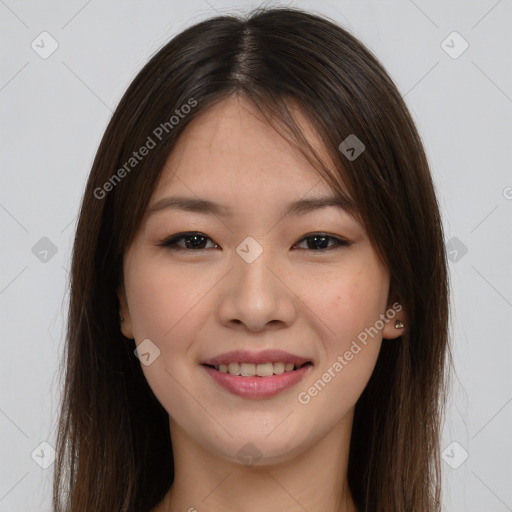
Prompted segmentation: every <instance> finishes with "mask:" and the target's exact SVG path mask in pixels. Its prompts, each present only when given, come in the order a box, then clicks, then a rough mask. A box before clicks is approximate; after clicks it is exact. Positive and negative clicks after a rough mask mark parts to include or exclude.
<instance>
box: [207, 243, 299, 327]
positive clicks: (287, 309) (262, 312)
mask: <svg viewBox="0 0 512 512" xmlns="http://www.w3.org/2000/svg"><path fill="white" fill-rule="evenodd" d="M280 274H282V272H280V271H279V266H278V265H277V264H276V262H275V261H270V258H267V257H266V251H263V253H262V254H261V255H260V256H259V257H258V258H257V259H256V260H255V261H253V262H252V263H247V262H246V261H244V260H243V259H242V258H240V257H239V256H238V255H236V256H235V261H234V267H233V268H232V270H231V272H229V274H228V276H227V278H226V279H224V280H223V281H224V282H223V285H222V287H221V289H220V300H219V307H218V311H217V314H218V317H219V321H220V323H221V324H222V325H223V326H225V327H230V328H233V327H237V328H240V329H245V330H247V331H254V332H259V331H263V330H265V329H280V328H283V327H287V326H290V325H291V324H292V323H293V322H294V320H295V318H296V315H297V304H298V297H297V295H296V294H295V293H294V291H293V283H289V282H287V281H289V277H288V278H285V277H284V276H282V275H280Z"/></svg>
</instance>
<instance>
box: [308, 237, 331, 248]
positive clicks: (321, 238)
mask: <svg viewBox="0 0 512 512" xmlns="http://www.w3.org/2000/svg"><path fill="white" fill-rule="evenodd" d="M310 240H315V241H317V242H315V243H313V244H310V243H309V242H308V247H309V248H310V249H312V248H314V249H325V247H326V245H325V242H326V241H327V237H326V236H313V237H311V238H310ZM318 240H320V245H321V246H322V247H318ZM312 245H313V247H312Z"/></svg>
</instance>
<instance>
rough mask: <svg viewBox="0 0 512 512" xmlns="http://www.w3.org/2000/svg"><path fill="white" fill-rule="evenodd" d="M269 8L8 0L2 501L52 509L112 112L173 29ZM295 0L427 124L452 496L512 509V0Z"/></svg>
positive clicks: (423, 128) (193, 1)
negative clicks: (78, 291) (446, 320)
mask: <svg viewBox="0 0 512 512" xmlns="http://www.w3.org/2000/svg"><path fill="white" fill-rule="evenodd" d="M274 4H277V2H268V5H274ZM257 5H259V4H258V3H257V2H251V1H248V0H245V1H244V0H237V1H228V0H188V1H187V2H179V1H158V0H150V1H144V2H142V1H133V0H129V1H126V0H124V1H99V0H89V1H86V0H73V1H66V2H64V1H60V2H55V1H53V2H51V1H48V2H37V1H35V0H32V1H24V2H16V1H14V0H0V34H1V36H0V37H1V49H2V51H1V76H0V101H1V133H0V141H1V142H0V143H1V149H2V151H1V162H0V176H1V182H0V226H1V239H2V242H1V244H2V245H1V247H2V250H1V253H0V257H1V261H0V311H1V338H2V339H1V347H2V350H1V357H0V375H1V383H2V386H1V389H0V434H1V435H0V460H1V469H0V511H1V512H4V511H5V512H36V511H37V512H39V511H50V509H51V484H52V470H53V465H52V456H53V455H52V446H53V445H54V439H55V425H56V419H57V404H58V399H59V392H60V391H59V390H60V384H61V383H60V381H59V368H58V363H59V360H60V356H61V352H62V349H63V340H64V334H65V314H66V306H67V297H66V286H67V279H68V269H69V264H70V254H71V243H72V239H73V236H74V229H75V222H76V216H77V212H78V207H79V204H80V200H81V196H82V193H83V189H84V185H85V180H86V178H87V175H88V173H89V170H90V167H91V163H92V160H93V158H94V155H95V152H96V149H97V146H98V144H99V142H100V139H101V136H102V134H103V131H104V129H105V127H106V125H107V122H108V120H109V118H110V116H111V113H112V111H113V110H114V108H115V107H116V105H117V103H118V101H119V99H120V97H121V95H122V93H123V92H124V90H125V89H126V87H127V86H128V84H129V83H130V82H131V80H132V79H133V78H134V77H135V75H136V73H137V72H138V71H139V70H140V68H141V67H142V66H143V64H144V63H145V62H146V61H147V59H148V58H149V57H150V56H151V55H152V54H153V53H155V52H156V51H157V50H158V49H159V48H160V47H161V46H162V45H163V44H164V43H165V42H166V41H168V40H169V38H170V37H171V36H173V35H174V34H176V33H177V32H179V31H181V30H183V29H184V28H185V27H186V26H189V25H191V24H192V23H195V22H198V21H200V20H202V19H205V18H207V17H210V16H212V15H216V14H224V13H233V12H234V13H237V12H238V13H239V12H246V11H247V10H249V9H250V8H251V7H255V6H257ZM279 5H283V4H282V3H280V4H279ZM287 5H296V6H299V7H303V8H306V9H311V10H314V11H316V12H318V13H324V14H326V15H327V16H330V17H331V18H333V19H334V20H336V21H338V22H339V23H340V24H341V25H342V26H344V27H345V28H347V29H348V30H349V31H351V32H352V33H353V34H354V35H356V36H357V37H358V38H359V39H360V40H361V41H363V43H365V44H366V45H367V46H368V47H369V48H370V49H371V50H372V51H373V52H374V53H375V54H376V55H377V57H378V58H379V59H380V60H381V62H382V63H383V64H384V66H385V68H386V69H387V70H388V72H389V73H390V75H391V76H392V78H393V79H394V80H395V82H396V84H397V86H398V88H399V89H400V91H401V92H402V94H403V95H404V96H405V100H406V102H407V104H408V106H409V108H410V110H411V112H412V115H413V117H414V119H415V121H416V122H417V125H418V128H419V130H420V133H421V135H422V137H423V140H424V143H425V147H426V149H427V153H428V157H429V160H430V163H431V166H432V172H433V176H434V180H435V183H436V187H437V191H438V194H439V201H440V204H441V208H442V214H443V219H444V225H445V232H446V243H447V247H448V250H449V257H450V272H451V284H452V306H453V309H452V346H453V352H454V357H455V370H456V374H455V376H454V379H453V385H452V392H451V394H450V396H449V401H448V404H449V405H448V410H447V417H446V422H445V427H444V434H443V462H442V464H443V472H444V476H443V478H444V480H445V496H444V503H445V510H447V511H454V512H461V511H468V512H483V511H485V512H506V511H511V510H512V486H511V485H510V483H511V482H512V437H511V435H510V433H511V432H512V377H511V368H512V363H511V361H512V348H511V347H512V344H511V335H510V328H511V320H512V270H511V267H512V243H511V242H512V241H511V237H512V222H511V220H512V167H511V162H512V158H511V156H512V150H511V147H512V144H511V142H512V141H511V135H512V70H511V66H510V63H511V54H512V35H511V34H512V31H511V30H510V27H511V26H512V1H511V0H500V1H496V0H481V1H473V2H467V1H426V0H414V1H413V0H396V1H373V2H369V1H338V2H335V1H316V2H314V1H295V2H293V1H292V2H288V3H287ZM397 237H399V233H397ZM42 466H43V467H42ZM44 466H48V467H44ZM404 485H406V482H404ZM309 512H315V511H309ZM390 512H392V511H390Z"/></svg>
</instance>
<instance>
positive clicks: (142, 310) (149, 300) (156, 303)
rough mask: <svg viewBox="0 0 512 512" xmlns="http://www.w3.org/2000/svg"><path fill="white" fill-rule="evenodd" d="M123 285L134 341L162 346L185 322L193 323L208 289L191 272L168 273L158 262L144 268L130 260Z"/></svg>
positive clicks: (205, 281) (165, 267) (206, 280)
mask: <svg viewBox="0 0 512 512" xmlns="http://www.w3.org/2000/svg"><path fill="white" fill-rule="evenodd" d="M125 284H126V290H127V295H128V300H129V308H130V315H131V318H132V324H133V330H134V336H135V339H136V340H137V341H139V340H142V339H145V338H150V339H154V340H155V341H156V342H157V343H159V344H163V345H165V344H166V343H168V340H169V339H173V335H174V334H175V333H176V332H177V331H180V332H181V331H183V329H184V328H186V326H187V324H188V323H192V324H193V323H194V322H193V319H194V318H195V316H197V314H198V311H200V309H201V308H200V304H201V300H202V299H203V298H204V297H205V295H206V294H207V292H208V290H209V288H210V287H211V284H210V280H209V279H208V278H205V279H197V274H194V273H192V272H176V271H173V272H169V265H168V264H165V262H163V261H159V260H156V261H154V262H152V263H151V264H145V265H144V264H139V262H138V261H133V264H132V265H131V266H130V269H129V271H128V272H127V275H126V276H125ZM198 306H199V307H198ZM180 338H181V339H183V337H182V336H180Z"/></svg>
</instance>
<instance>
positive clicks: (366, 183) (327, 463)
mask: <svg viewBox="0 0 512 512" xmlns="http://www.w3.org/2000/svg"><path fill="white" fill-rule="evenodd" d="M447 323H448V286H447V270H446V259H445V252H444V244H443V232H442V226H441V220H440V214H439V209H438V204H437V201H436V196H435V190H434V187H433V183H432V179H431V176H430V172H429V167H428V163H427V160H426V157H425V153H424V150H423V148H422V143H421V140H420V137H419V136H418V133H417V131H416V129H415V126H414V124H413V121H412V120H411V117H410V115H409V113H408V111H407V108H406V106H405V104H404V102H403V100H402V99H401V97H400V94H399V93H398V91H397V89H396V87H395V85H394V84H393V83H392V81H391V79H390V78H389V76H388V75H387V74H386V72H385V71H384V70H383V68H382V67H381V65H380V64H379V63H378V61H377V60H376V58H375V57H374V56H373V55H372V54H371V53H370V52H369V51H368V50H367V49H366V48H365V47H364V46H363V45H362V44H361V43H360V42H359V41H357V40H356V39H355V38H354V37H353V36H351V35H350V34H349V33H347V32H346V31H345V30H344V29H342V28H340V27H339V26H337V25H336V24H335V23H334V22H332V21H330V20H327V19H325V18H323V17H320V16H317V15H313V14H311V13H307V12H304V11H301V10H298V9H285V8H279V9H261V10H257V11H253V12H252V13H250V15H248V16H247V17H245V18H242V17H230V16H220V17H217V18H213V19H210V20H207V21H204V22H201V23H198V24H197V25H195V26H192V27H190V28H188V29H186V30H185V31H184V32H182V33H181V34H179V35H177V36H176V37H174V38H173V39H172V40H171V41H170V42H169V43H168V44H166V45H165V46H164V47H163V48H162V49H161V50H160V51H159V52H158V53H157V54H156V55H155V56H154V57H153V58H152V59H151V60H150V61H149V62H148V64H147V65H146V66H145V67H144V68H143V69H142V71H141V72H140V73H139V74H138V75H137V77H136V78H135V79H134V81H133V83H132V84H131V85H130V86H129V88H128V90H127V92H126V93H125V95H124V96H123V98H122V100H121V102H120V104H119V106H118V108H117V109H116V111H115V113H114V115H113V117H112V120H111V121H110V124H109V126H108V127H107V130H106V132H105V135H104V137H103V140H102V142H101V144H100V147H99V150H98V152H97V155H96V158H95V161H94V163H93V167H92V170H91V173H90V177H89V180H88V183H87V187H86V191H85V194H84V198H83V203H82V209H81V213H80V218H79V223H78V228H77V233H76V238H75V244H74V251H73V262H72V271H71V297H70V309H69V325H68V336H67V350H66V354H65V358H66V380H65V388H64V394H63V401H62V410H61V417H60V425H59V427H60V428H59V435H58V440H57V441H58V446H57V451H58V459H57V463H56V470H55V486H54V507H55V510H56V511H64V510H65V511H72V512H81V511H90V510H95V511H105V512H107V511H108V512H112V511H153V512H163V511H171V510H172V511H175V510H176V511H177V510H190V511H192V510H198V511H214V510H215V511H216V510H223V511H231V510H245V511H256V510H266V511H274V510H276V511H277V510H279V511H282V510H287V511H295V510H308V511H310V512H311V511H315V510H322V511H337V512H341V511H343V512H349V511H350V512H353V511H356V510H357V511H359V512H363V511H382V512H384V511H386V512H389V511H403V512H405V511H412V510H414V511H415V512H434V511H439V510H440V507H441V504H440V503H441V501H440V496H441V494H440V464H439V436H440V424H441V413H442V406H443V399H444V390H445V373H446V372H445V359H446V356H447V353H448V352H447V351H448V345H447ZM63 494H66V495H65V496H64V495H63Z"/></svg>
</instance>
